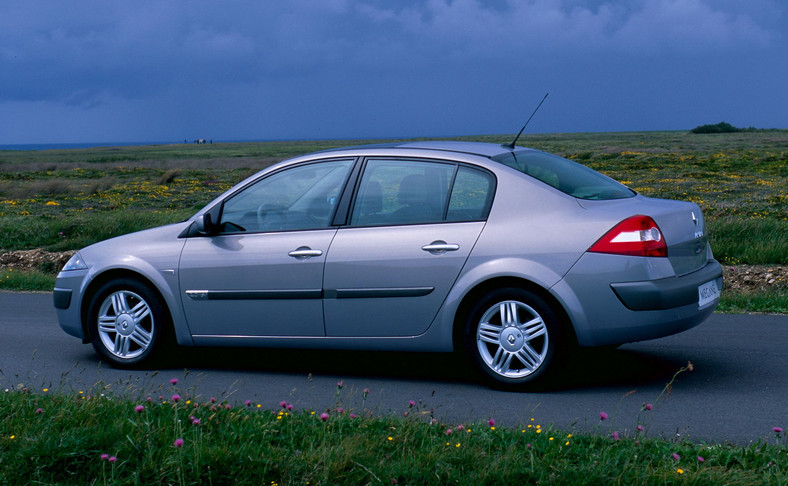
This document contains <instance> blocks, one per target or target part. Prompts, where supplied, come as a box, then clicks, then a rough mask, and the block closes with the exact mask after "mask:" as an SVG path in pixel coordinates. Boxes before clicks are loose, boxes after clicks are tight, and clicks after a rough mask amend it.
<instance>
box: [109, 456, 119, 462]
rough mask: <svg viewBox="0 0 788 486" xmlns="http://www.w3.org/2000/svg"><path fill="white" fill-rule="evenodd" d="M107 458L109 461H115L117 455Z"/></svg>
mask: <svg viewBox="0 0 788 486" xmlns="http://www.w3.org/2000/svg"><path fill="white" fill-rule="evenodd" d="M107 460H108V461H109V462H115V461H117V460H118V458H117V457H115V456H109V458H107Z"/></svg>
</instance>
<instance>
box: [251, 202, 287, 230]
mask: <svg viewBox="0 0 788 486" xmlns="http://www.w3.org/2000/svg"><path fill="white" fill-rule="evenodd" d="M285 221H287V216H286V215H285V211H284V210H283V209H282V208H279V207H276V206H274V205H273V204H270V203H266V204H261V205H260V206H258V207H257V227H258V229H259V230H260V231H268V230H276V229H282V228H283V227H284V225H285Z"/></svg>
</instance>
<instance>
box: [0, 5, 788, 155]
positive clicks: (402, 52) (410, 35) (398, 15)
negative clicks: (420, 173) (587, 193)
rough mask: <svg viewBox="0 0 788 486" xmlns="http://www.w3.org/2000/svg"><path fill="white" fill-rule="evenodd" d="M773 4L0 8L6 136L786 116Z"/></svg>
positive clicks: (440, 128) (784, 66)
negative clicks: (541, 102) (536, 111)
mask: <svg viewBox="0 0 788 486" xmlns="http://www.w3.org/2000/svg"><path fill="white" fill-rule="evenodd" d="M786 25H788V2H786V1H785V0H747V1H741V0H589V1H580V0H288V1H282V0H225V1H217V0H188V1H187V0H135V1H131V2H129V1H119V0H118V1H115V0H74V1H68V2H66V1H62V0H49V1H43V0H25V1H4V2H2V3H0V144H24V143H69V142H72V143H77V142H137V141H157V142H158V141H178V140H180V141H182V140H184V139H189V140H191V139H194V138H209V139H213V140H215V141H222V140H274V139H318V138H370V137H411V136H450V135H472V134H493V133H515V132H517V130H519V128H520V126H521V125H522V123H524V121H525V119H527V118H528V115H530V113H531V111H532V110H533V108H534V107H535V106H536V104H537V103H538V102H539V100H540V99H541V98H542V96H544V94H545V93H546V92H549V93H550V96H549V97H548V99H547V101H546V102H545V104H544V105H543V106H542V108H541V110H540V112H539V114H538V115H537V116H536V117H535V118H534V120H533V121H532V122H531V125H529V131H532V132H584V131H629V130H677V129H689V128H693V127H695V126H697V125H701V124H706V123H717V122H719V121H727V122H729V123H732V124H734V125H736V126H755V127H759V128H788V38H787V36H788V30H786V28H785V26H786Z"/></svg>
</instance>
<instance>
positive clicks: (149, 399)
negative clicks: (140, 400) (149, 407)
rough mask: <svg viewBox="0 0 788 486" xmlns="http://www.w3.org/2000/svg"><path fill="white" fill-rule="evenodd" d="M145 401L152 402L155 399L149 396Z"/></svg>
mask: <svg viewBox="0 0 788 486" xmlns="http://www.w3.org/2000/svg"><path fill="white" fill-rule="evenodd" d="M145 401H146V402H148V403H151V402H152V401H153V399H152V398H151V397H148V398H146V399H145Z"/></svg>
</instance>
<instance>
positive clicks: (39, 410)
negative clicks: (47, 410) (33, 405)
mask: <svg viewBox="0 0 788 486" xmlns="http://www.w3.org/2000/svg"><path fill="white" fill-rule="evenodd" d="M36 413H44V409H43V408H37V409H36Z"/></svg>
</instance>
